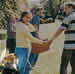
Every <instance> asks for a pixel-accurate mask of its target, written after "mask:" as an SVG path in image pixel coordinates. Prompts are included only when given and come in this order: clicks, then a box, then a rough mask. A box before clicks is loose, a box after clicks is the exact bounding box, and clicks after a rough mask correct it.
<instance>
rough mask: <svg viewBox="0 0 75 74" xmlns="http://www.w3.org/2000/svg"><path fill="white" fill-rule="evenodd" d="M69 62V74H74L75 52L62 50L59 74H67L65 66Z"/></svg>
mask: <svg viewBox="0 0 75 74" xmlns="http://www.w3.org/2000/svg"><path fill="white" fill-rule="evenodd" d="M69 62H70V64H71V68H72V73H71V74H75V50H71V49H69V50H66V49H64V50H63V53H62V58H61V65H60V74H67V66H68V63H69Z"/></svg>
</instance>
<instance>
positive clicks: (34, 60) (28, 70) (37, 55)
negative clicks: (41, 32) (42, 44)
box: [26, 32, 39, 74]
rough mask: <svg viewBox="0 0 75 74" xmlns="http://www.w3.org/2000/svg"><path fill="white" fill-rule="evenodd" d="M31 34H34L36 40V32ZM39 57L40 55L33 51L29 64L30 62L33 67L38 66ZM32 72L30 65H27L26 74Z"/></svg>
mask: <svg viewBox="0 0 75 74" xmlns="http://www.w3.org/2000/svg"><path fill="white" fill-rule="evenodd" d="M31 34H32V36H34V37H35V38H36V33H35V32H31ZM38 57H39V54H34V53H32V51H31V54H30V56H29V62H30V64H31V66H32V67H33V66H34V65H35V64H36V62H37V60H38ZM30 70H31V68H30V65H29V64H28V63H27V66H26V74H29V73H30Z"/></svg>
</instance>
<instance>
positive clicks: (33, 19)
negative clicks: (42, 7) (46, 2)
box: [31, 16, 38, 24]
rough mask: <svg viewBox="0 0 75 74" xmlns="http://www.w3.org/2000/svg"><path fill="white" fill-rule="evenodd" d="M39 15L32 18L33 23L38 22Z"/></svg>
mask: <svg viewBox="0 0 75 74" xmlns="http://www.w3.org/2000/svg"><path fill="white" fill-rule="evenodd" d="M37 20H38V19H37V17H36V16H34V17H33V18H32V22H31V24H37Z"/></svg>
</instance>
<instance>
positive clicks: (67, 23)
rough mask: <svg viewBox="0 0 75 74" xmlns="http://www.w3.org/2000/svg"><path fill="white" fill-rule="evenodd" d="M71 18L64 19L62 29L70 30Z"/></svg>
mask: <svg viewBox="0 0 75 74" xmlns="http://www.w3.org/2000/svg"><path fill="white" fill-rule="evenodd" d="M70 20H71V19H70V17H66V18H64V20H63V22H62V24H61V28H62V29H64V30H65V29H68V28H69V24H70Z"/></svg>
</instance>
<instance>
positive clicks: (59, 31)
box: [49, 28, 64, 44]
mask: <svg viewBox="0 0 75 74" xmlns="http://www.w3.org/2000/svg"><path fill="white" fill-rule="evenodd" d="M63 31H64V29H62V28H59V29H58V30H57V31H56V33H55V34H54V35H53V36H52V38H51V39H50V40H49V44H52V42H53V41H54V40H55V39H56V38H57V37H58V36H59V35H60V34H61V33H62V32H63Z"/></svg>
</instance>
